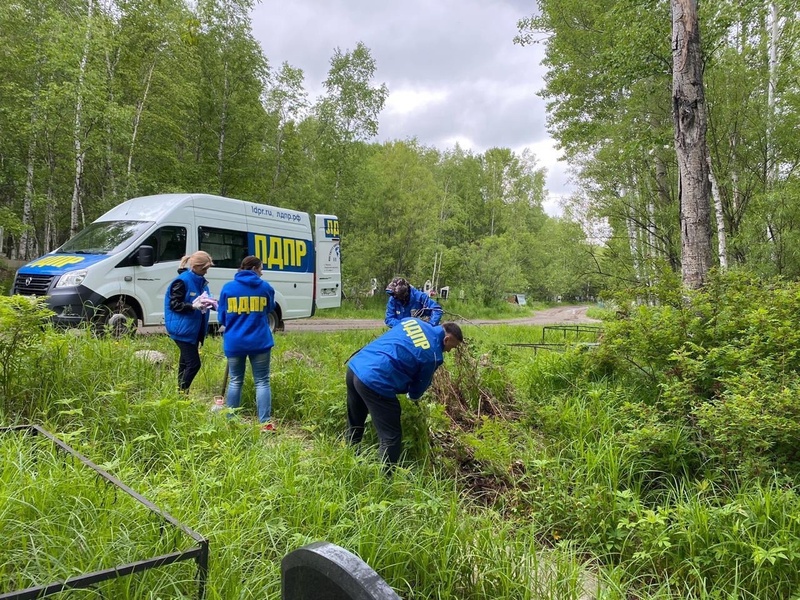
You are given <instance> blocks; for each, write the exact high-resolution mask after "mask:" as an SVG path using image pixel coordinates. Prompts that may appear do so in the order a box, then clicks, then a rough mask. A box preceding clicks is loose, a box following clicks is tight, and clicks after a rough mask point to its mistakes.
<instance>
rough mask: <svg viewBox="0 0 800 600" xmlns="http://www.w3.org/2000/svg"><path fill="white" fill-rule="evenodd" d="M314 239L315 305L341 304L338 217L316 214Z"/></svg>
mask: <svg viewBox="0 0 800 600" xmlns="http://www.w3.org/2000/svg"><path fill="white" fill-rule="evenodd" d="M315 219H316V220H315V229H314V240H316V247H315V250H316V255H317V264H316V270H315V273H314V277H315V279H314V290H315V292H316V293H315V300H314V301H315V307H316V308H336V307H338V306H341V304H342V268H341V257H340V252H339V219H337V218H336V217H334V216H333V215H316V217H315Z"/></svg>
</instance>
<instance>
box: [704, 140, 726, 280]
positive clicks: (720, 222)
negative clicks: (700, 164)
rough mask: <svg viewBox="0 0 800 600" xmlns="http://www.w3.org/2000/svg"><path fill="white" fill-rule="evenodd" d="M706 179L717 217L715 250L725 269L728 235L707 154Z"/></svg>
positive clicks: (717, 186) (723, 269)
mask: <svg viewBox="0 0 800 600" xmlns="http://www.w3.org/2000/svg"><path fill="white" fill-rule="evenodd" d="M708 181H709V182H710V183H711V196H712V197H713V198H714V213H715V216H716V218H717V252H718V254H719V268H720V269H721V270H722V271H725V270H726V269H727V268H728V236H727V234H726V233H725V213H724V212H723V211H722V196H720V193H719V185H717V179H716V177H714V169H713V168H711V155H710V154H709V155H708Z"/></svg>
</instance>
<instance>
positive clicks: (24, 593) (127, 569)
mask: <svg viewBox="0 0 800 600" xmlns="http://www.w3.org/2000/svg"><path fill="white" fill-rule="evenodd" d="M8 433H23V434H26V435H33V436H43V437H45V438H47V439H48V440H50V441H51V442H52V443H53V444H54V445H55V447H56V449H57V450H58V451H60V452H63V453H64V454H65V455H66V456H70V457H72V458H73V459H75V460H78V461H80V462H81V464H82V465H83V466H85V467H86V468H88V469H91V470H92V471H94V472H95V473H96V475H97V477H99V478H101V479H102V480H103V481H105V482H106V483H107V484H109V485H111V486H113V487H114V488H115V490H119V491H121V492H124V493H125V494H127V495H128V496H130V497H131V498H133V499H134V500H135V501H136V502H138V503H139V504H141V505H142V506H144V507H145V508H146V509H147V510H148V511H150V513H152V514H153V515H155V516H156V517H157V518H159V519H161V520H162V527H163V526H164V525H167V526H172V527H174V528H176V530H178V531H180V532H183V533H184V534H185V535H187V536H189V537H190V538H191V539H193V540H194V541H195V543H196V544H195V545H194V546H192V547H191V548H189V549H186V550H182V551H176V552H170V553H166V554H161V555H159V556H152V557H149V558H145V559H143V560H139V561H135V562H130V563H126V564H121V565H117V566H114V567H111V568H108V569H102V570H98V571H92V572H90V573H83V574H81V575H75V576H72V577H68V578H66V579H64V580H61V581H53V582H51V583H48V584H45V585H37V586H33V587H28V588H26V589H22V590H15V591H12V592H6V593H2V594H0V600H29V599H34V598H44V597H46V596H51V595H53V594H58V593H60V592H63V591H66V590H70V589H81V588H88V587H91V586H93V585H95V584H98V583H100V582H103V581H108V580H111V579H116V578H118V577H125V576H127V575H132V574H134V573H140V572H142V571H147V570H149V569H157V568H160V567H165V566H167V565H171V564H174V563H177V562H181V561H189V560H194V561H195V562H196V563H197V575H196V581H197V598H198V599H199V600H203V599H204V598H205V593H206V582H207V580H208V556H209V554H208V553H209V545H208V540H206V539H205V538H204V537H203V536H201V535H200V534H198V533H196V532H195V531H193V530H192V529H190V528H189V527H187V526H186V525H184V524H183V523H181V522H179V521H178V520H177V519H175V518H174V517H173V516H171V515H170V514H168V513H167V512H166V511H164V510H162V509H160V508H159V507H157V506H156V505H155V504H153V503H152V502H150V501H149V500H147V498H145V497H143V496H141V495H140V494H138V493H136V492H135V491H133V490H132V489H131V488H129V487H128V486H127V485H125V484H124V483H122V482H121V481H120V480H118V479H116V478H115V477H113V476H112V475H110V474H109V473H107V472H106V471H104V470H103V469H101V468H100V467H99V466H97V465H96V464H94V463H93V462H92V461H90V460H89V459H88V458H86V457H85V456H83V455H82V454H80V453H79V452H77V451H76V450H74V449H73V448H71V447H70V446H68V445H67V444H65V443H64V442H63V441H61V440H60V439H58V438H57V437H55V436H54V435H53V434H51V433H50V432H48V431H46V430H44V429H42V428H41V427H39V426H38V425H19V426H14V427H0V434H8Z"/></svg>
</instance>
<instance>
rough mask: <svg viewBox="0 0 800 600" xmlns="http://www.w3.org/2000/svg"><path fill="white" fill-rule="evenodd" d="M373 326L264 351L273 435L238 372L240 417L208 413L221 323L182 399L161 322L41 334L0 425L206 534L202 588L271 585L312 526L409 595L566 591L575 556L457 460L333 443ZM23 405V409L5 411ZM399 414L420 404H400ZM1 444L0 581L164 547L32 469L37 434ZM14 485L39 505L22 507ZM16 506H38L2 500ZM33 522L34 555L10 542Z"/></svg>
mask: <svg viewBox="0 0 800 600" xmlns="http://www.w3.org/2000/svg"><path fill="white" fill-rule="evenodd" d="M376 333H377V332H353V333H341V334H332V335H325V336H320V335H313V334H304V335H302V334H301V335H282V336H280V337H279V338H278V346H277V349H276V352H275V355H274V361H273V391H274V398H275V400H274V412H275V415H276V419H277V421H278V423H279V426H280V427H279V429H280V432H279V433H278V434H277V435H273V436H269V437H267V436H264V435H263V434H260V433H259V430H258V427H257V425H254V424H253V423H252V418H251V417H252V412H253V410H254V407H253V405H252V402H253V399H252V395H253V394H252V390H251V391H250V392H248V391H247V390H248V388H247V386H246V387H245V398H247V400H248V402H245V404H244V407H243V409H242V411H241V413H240V414H239V415H238V416H237V417H236V418H233V419H228V418H226V417H225V416H222V415H216V414H213V413H211V412H210V411H209V410H208V409H209V404H210V399H211V397H212V396H213V395H214V394H216V393H218V392H219V389H220V386H221V381H222V370H223V368H224V360H222V359H221V340H220V339H219V338H211V339H209V340H208V341H207V343H206V345H205V346H204V348H203V349H202V356H203V362H204V366H203V369H202V371H201V374H200V375H199V376H198V378H197V379H196V380H195V382H194V384H193V387H192V391H191V392H190V395H189V397H184V396H182V395H180V394H179V393H178V392H177V389H176V388H177V385H176V373H175V360H176V358H177V350H176V349H175V348H174V344H173V343H172V342H171V341H169V340H168V339H166V338H164V337H162V336H148V337H140V338H134V339H122V340H116V341H113V340H107V339H98V338H95V337H93V336H91V335H75V334H74V332H68V333H60V332H55V331H52V332H45V333H44V339H43V340H42V343H41V344H40V345H39V346H38V350H37V352H38V354H37V356H36V357H35V359H36V361H37V362H36V363H33V364H44V365H46V368H47V370H48V377H47V378H43V377H41V375H40V374H37V373H36V372H35V370H34V369H26V371H25V372H22V373H19V374H17V376H16V377H17V379H16V381H17V383H19V384H20V385H19V386H18V387H16V388H15V389H18V390H19V393H20V394H21V396H20V397H18V398H17V399H14V400H13V401H11V400H10V399H6V398H4V399H3V406H4V411H3V418H2V422H3V424H9V423H17V422H22V421H28V420H31V421H35V422H39V423H42V424H43V425H44V426H45V427H46V428H48V429H49V430H51V431H53V432H55V433H56V434H57V435H59V436H60V437H61V438H62V439H64V440H65V441H67V442H68V443H70V444H71V445H73V446H74V447H76V448H77V449H78V450H79V451H81V452H82V453H83V454H85V455H87V456H89V457H90V458H91V459H92V460H94V461H95V462H97V463H99V464H101V465H102V466H103V467H104V468H106V469H107V470H109V471H110V472H112V473H113V474H114V475H115V476H116V477H118V478H120V479H121V480H123V481H124V482H125V483H126V484H128V485H130V486H131V487H133V488H134V489H136V490H137V491H138V492H140V493H142V494H143V495H144V496H145V497H147V498H148V499H150V500H152V501H153V502H155V503H156V504H157V505H159V506H161V507H163V508H164V509H165V510H167V511H168V512H170V513H171V514H173V515H174V516H175V517H176V518H178V519H179V520H181V521H183V522H185V523H186V524H188V525H189V526H190V527H192V528H193V529H195V530H196V531H198V532H200V533H202V534H203V535H205V536H207V537H208V538H209V540H210V548H211V570H210V574H209V587H208V597H209V598H219V599H223V598H224V599H228V598H236V597H267V598H275V597H278V596H279V589H280V561H281V559H282V557H283V556H285V555H286V554H287V553H288V552H290V551H292V550H294V549H296V548H298V547H300V546H302V545H305V544H307V543H310V542H312V541H316V540H321V539H324V540H328V541H330V542H333V543H336V544H339V545H341V546H343V547H345V548H347V549H349V550H351V551H353V552H355V553H356V554H358V555H359V556H361V557H362V558H363V559H364V560H366V561H367V562H368V563H369V564H370V565H371V566H372V567H373V568H375V569H376V570H377V571H378V573H379V574H381V576H382V577H384V578H385V579H386V580H387V582H388V583H389V584H390V585H392V586H393V587H394V588H395V589H396V590H397V591H398V592H399V593H400V594H401V595H402V596H403V597H406V598H454V599H455V598H500V597H504V598H505V597H508V598H511V597H513V598H540V597H551V598H578V597H579V595H580V582H579V578H577V577H575V573H577V572H579V570H580V560H579V558H578V554H577V553H575V552H573V551H571V550H564V551H558V552H556V553H553V554H549V553H548V555H547V556H546V557H545V556H544V555H540V553H539V550H538V548H537V547H536V544H535V543H533V541H532V539H531V538H530V537H527V536H522V535H520V533H519V530H518V524H516V523H514V522H513V521H509V520H507V519H505V518H503V516H502V515H501V514H500V513H498V512H496V511H495V510H493V509H492V508H491V507H481V506H478V505H476V504H473V503H472V502H471V501H470V500H469V499H468V498H467V497H465V496H463V495H462V490H461V488H460V486H459V485H458V484H457V483H456V479H455V478H454V474H453V473H452V472H449V471H447V470H442V469H440V468H436V466H435V465H434V464H432V463H426V462H425V461H426V460H427V459H425V458H423V459H422V462H420V461H419V460H418V459H415V458H414V456H413V453H411V455H409V456H407V458H406V462H405V463H404V465H405V466H404V467H402V468H400V469H399V470H398V471H397V473H396V474H395V476H394V477H393V478H392V479H391V480H387V479H386V478H385V476H384V475H383V472H382V469H381V467H380V465H379V464H378V461H377V460H376V453H375V452H374V449H373V450H370V449H367V451H366V452H364V453H362V454H360V455H357V454H355V453H354V452H353V451H352V450H351V449H350V448H349V447H348V446H346V445H345V444H344V443H343V441H342V438H341V433H342V430H343V429H344V366H343V363H344V361H345V360H346V359H347V357H348V356H349V355H350V354H351V353H352V351H353V350H355V349H357V348H358V347H360V346H361V345H363V344H364V343H366V342H368V341H369V340H370V339H371V338H372V337H374V335H375V334H376ZM323 341H324V343H322V342H323ZM142 349H147V350H158V351H161V352H164V353H165V354H166V355H167V356H168V357H169V362H168V363H167V364H162V365H158V364H151V363H149V362H147V361H145V360H142V359H139V358H136V357H135V356H134V352H135V351H137V350H142ZM41 361H44V362H41ZM248 385H251V384H250V383H249V382H248ZM23 404H24V405H27V406H28V407H29V408H28V409H27V410H25V411H24V412H15V407H18V406H21V405H23ZM406 416H409V418H413V419H424V418H425V413H424V412H423V411H421V410H419V411H417V412H414V407H413V406H411V405H408V406H407V415H406ZM423 430H427V429H426V428H424V429H423ZM373 439H374V438H373ZM8 443H9V442H6V443H5V445H4V446H3V447H2V450H3V456H4V457H5V456H12V457H14V460H8V459H4V460H3V463H2V464H3V472H4V477H6V478H8V479H9V480H10V481H14V482H16V487H9V488H7V489H8V490H9V491H8V492H6V488H4V490H3V492H2V494H0V499H2V501H1V502H0V527H1V528H2V531H3V533H4V535H2V536H0V555H2V556H3V557H4V561H3V563H4V565H5V566H4V568H3V569H2V570H0V592H5V591H10V590H13V589H17V588H19V587H20V586H22V585H29V584H30V583H31V582H37V583H42V582H45V581H49V580H51V579H54V578H61V577H65V576H68V575H70V574H75V573H79V572H85V571H86V570H89V569H92V568H97V567H107V566H109V565H113V564H118V563H119V562H124V561H126V560H131V559H134V557H136V558H138V559H141V558H144V557H147V556H150V555H153V554H154V553H157V552H158V551H159V550H160V549H161V547H160V546H159V543H161V542H160V541H159V540H160V538H158V536H157V535H154V533H153V531H151V529H152V528H153V526H154V524H153V522H152V520H151V519H149V518H148V517H147V516H144V515H139V514H137V511H136V510H135V507H125V506H123V505H122V504H120V503H117V504H114V503H113V501H110V500H109V499H108V497H107V496H108V494H109V492H108V491H107V489H106V488H105V487H104V486H99V487H98V486H97V485H96V484H95V483H93V482H92V481H91V477H90V478H89V480H86V475H85V474H84V473H81V472H80V470H79V469H77V468H71V467H70V468H64V467H63V466H62V465H63V463H64V460H63V458H60V457H57V456H53V457H52V459H51V463H52V464H50V465H49V466H48V468H47V473H48V477H46V478H45V477H43V476H42V475H41V472H42V470H43V468H44V465H43V463H42V459H41V454H42V449H41V448H38V447H36V446H31V445H28V444H26V443H23V441H22V440H16V441H14V443H13V444H12V447H10V448H9V447H7V444H8ZM426 464H427V465H428V466H426ZM34 474H36V476H35V477H34ZM50 479H53V480H54V481H53V482H52V483H51V482H50ZM20 486H22V487H24V491H25V493H26V494H27V495H28V496H29V497H32V498H36V499H37V500H36V502H32V501H31V502H27V504H25V503H22V504H20V500H18V499H19V498H22V497H23V494H22V491H21V488H20ZM12 498H13V500H12ZM28 504H38V505H40V506H46V508H41V509H38V510H37V512H35V513H30V512H25V511H22V512H20V511H19V510H17V511H14V510H12V508H14V507H17V506H20V505H22V506H27V505H28ZM109 505H110V506H112V507H114V508H113V510H110V511H109V510H106V511H104V509H103V507H104V506H109ZM33 528H35V529H36V530H37V531H39V534H38V535H39V536H40V537H39V538H38V539H37V541H36V543H35V547H36V548H47V549H48V553H49V554H47V557H48V558H47V560H44V559H43V558H41V557H40V555H39V554H34V555H33V556H31V548H32V546H31V544H25V543H21V542H20V540H26V539H28V537H27V536H28V535H29V532H30V531H31V530H32V529H33ZM157 530H158V528H157V527H156V531H157ZM163 543H170V544H171V543H173V538H171V537H167V538H165V539H164V542H163ZM11 544H13V545H14V553H13V555H12V554H10V553H9V551H10V550H11V546H10V545H11ZM76 545H77V546H76ZM84 545H85V546H86V549H85V550H84ZM76 547H77V548H80V549H81V552H77V551H76V550H75V548H76ZM148 553H149V554H148ZM562 574H569V575H563V576H562ZM194 586H195V583H194V572H193V570H192V569H191V567H187V566H186V565H173V566H170V567H167V568H163V569H159V570H157V571H155V572H152V573H148V574H145V575H135V576H132V577H130V578H124V579H123V580H120V581H117V582H109V583H106V584H101V585H99V586H97V588H96V589H94V590H91V591H87V592H83V593H84V594H86V596H85V597H94V596H95V595H97V597H114V598H146V597H148V598H149V597H169V598H179V597H191V596H192V595H193V593H194V591H195V589H196V588H195V587H194ZM80 594H81V592H74V593H73V595H75V596H77V597H81V596H80Z"/></svg>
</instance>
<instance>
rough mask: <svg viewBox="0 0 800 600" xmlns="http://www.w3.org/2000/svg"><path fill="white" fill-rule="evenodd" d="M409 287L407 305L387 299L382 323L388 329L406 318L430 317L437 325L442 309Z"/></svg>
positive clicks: (395, 299) (430, 299) (433, 323)
mask: <svg viewBox="0 0 800 600" xmlns="http://www.w3.org/2000/svg"><path fill="white" fill-rule="evenodd" d="M410 287H411V289H410V294H409V297H408V303H407V304H401V303H400V301H399V300H397V298H395V297H394V296H390V297H389V302H387V303H386V318H385V319H384V323H386V324H387V325H388V326H389V327H394V326H395V325H397V324H398V323H399V322H400V321H401V320H402V319H405V318H407V317H430V319H431V320H430V323H431V325H438V324H439V321H440V319H441V318H442V307H441V306H439V303H438V302H436V301H435V300H433V299H432V298H431V297H430V296H428V294H426V293H425V292H422V291H420V290H418V289H417V288H415V287H414V286H410ZM359 379H360V378H359ZM362 381H363V380H362Z"/></svg>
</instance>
